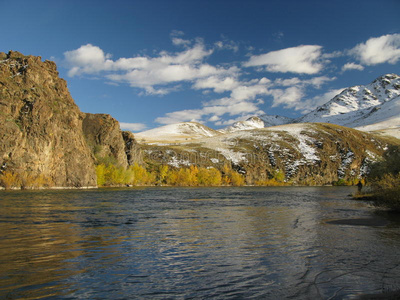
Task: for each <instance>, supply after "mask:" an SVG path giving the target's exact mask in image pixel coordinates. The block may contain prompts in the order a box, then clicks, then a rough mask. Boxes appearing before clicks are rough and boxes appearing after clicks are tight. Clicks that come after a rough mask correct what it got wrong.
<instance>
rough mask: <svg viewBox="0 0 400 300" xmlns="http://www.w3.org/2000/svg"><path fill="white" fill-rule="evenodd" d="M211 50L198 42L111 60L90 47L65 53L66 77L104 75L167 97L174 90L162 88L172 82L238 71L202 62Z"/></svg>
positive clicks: (96, 48)
mask: <svg viewBox="0 0 400 300" xmlns="http://www.w3.org/2000/svg"><path fill="white" fill-rule="evenodd" d="M212 53H213V50H212V49H211V50H207V49H206V48H205V46H204V44H203V43H201V42H200V41H198V42H197V43H196V44H195V45H193V47H191V48H187V49H186V50H185V51H182V52H178V53H175V54H169V53H167V52H165V51H163V52H161V53H160V54H159V55H158V56H156V57H146V56H137V57H131V58H120V59H118V60H112V59H111V55H109V54H105V53H104V51H103V50H102V49H100V48H99V47H97V46H93V45H91V44H87V45H83V46H81V47H80V48H78V49H76V50H72V51H67V52H65V53H64V55H65V60H66V62H67V63H68V65H69V66H70V70H69V72H68V75H69V76H76V75H80V74H96V73H99V72H101V71H104V72H107V73H106V75H105V76H106V78H107V79H109V80H111V81H112V82H126V83H128V84H130V85H131V86H132V87H138V88H142V89H144V90H145V91H146V92H147V93H148V94H159V95H163V94H167V93H168V92H170V91H172V90H174V88H171V87H168V88H165V87H162V86H165V85H168V84H171V83H178V82H184V81H194V80H197V79H202V78H208V77H210V76H228V75H233V74H235V73H237V72H238V68H237V67H227V68H224V67H220V66H212V65H209V64H207V63H204V62H203V61H204V59H205V58H206V57H208V56H210V55H211V54H212Z"/></svg>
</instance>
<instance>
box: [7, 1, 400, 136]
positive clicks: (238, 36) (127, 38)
mask: <svg viewBox="0 0 400 300" xmlns="http://www.w3.org/2000/svg"><path fill="white" fill-rule="evenodd" d="M0 7H1V10H0V28H2V31H1V35H0V51H1V52H8V51H9V50H15V51H19V52H21V53H23V54H25V55H29V54H31V55H37V56H41V57H42V59H43V60H45V59H50V60H54V61H55V62H56V63H57V65H58V70H59V72H60V76H61V77H62V78H64V79H66V80H67V82H68V87H69V89H70V92H71V95H72V97H73V98H74V100H75V102H76V103H77V104H78V105H79V107H80V108H81V110H82V111H84V112H91V113H108V114H111V115H112V116H113V117H114V118H116V119H117V120H118V121H120V122H121V123H122V127H123V129H131V130H132V131H141V130H145V129H150V128H154V127H157V126H161V125H164V124H170V123H174V122H182V121H198V122H202V123H204V124H206V125H208V126H210V127H212V128H221V127H224V126H227V125H229V124H231V123H232V122H234V121H236V120H241V119H245V118H247V117H248V116H252V115H258V114H264V113H266V114H278V115H283V116H286V117H298V116H300V115H302V114H304V113H307V112H308V111H310V110H312V109H314V108H315V107H316V106H317V105H321V104H323V103H324V102H326V101H328V100H329V99H330V98H332V97H333V96H334V95H335V94H337V93H338V92H340V91H341V90H342V89H343V88H346V87H349V86H353V85H358V84H368V83H370V82H371V81H372V80H374V79H375V78H376V77H378V76H380V75H383V74H386V73H397V74H399V73H400V68H399V67H400V1H398V0H380V1H369V0H363V1H359V0H357V1H355V0H346V1H335V0H332V1H321V0H318V1H317V0H315V1H307V0H304V1H298V0H291V1H288V0H286V1H285V0H282V1H278V0H276V1H268V0H265V1H261V0H259V1H254V0H246V1H236V0H229V1H228V0H225V1H221V0H213V1H208V0H202V1H196V0H190V1H187V0H186V1H178V0H164V1H162V0H159V1H155V0H147V1H118V0H117V1H84V0H81V1H75V0H70V1H40V0H38V1H1V0H0Z"/></svg>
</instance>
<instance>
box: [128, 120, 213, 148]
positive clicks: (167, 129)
mask: <svg viewBox="0 0 400 300" xmlns="http://www.w3.org/2000/svg"><path fill="white" fill-rule="evenodd" d="M218 134H220V133H219V132H218V131H216V130H213V129H211V128H209V127H207V126H205V125H203V124H200V123H196V122H183V123H176V124H171V125H165V126H161V127H158V128H154V129H150V130H147V131H143V132H140V133H137V134H135V136H136V139H138V140H142V141H146V142H166V143H171V142H172V143H174V142H183V141H187V140H193V139H198V138H202V137H208V136H215V135H218Z"/></svg>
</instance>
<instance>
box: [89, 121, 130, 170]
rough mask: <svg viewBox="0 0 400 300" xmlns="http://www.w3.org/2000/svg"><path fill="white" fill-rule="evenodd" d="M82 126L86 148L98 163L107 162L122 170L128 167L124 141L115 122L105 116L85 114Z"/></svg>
mask: <svg viewBox="0 0 400 300" xmlns="http://www.w3.org/2000/svg"><path fill="white" fill-rule="evenodd" d="M82 126H83V133H84V134H85V138H86V141H87V143H88V146H89V148H90V149H91V151H92V153H93V154H94V155H95V158H96V160H97V161H98V162H101V161H102V160H108V161H112V162H113V163H114V164H116V165H119V166H121V167H124V168H126V167H127V166H128V159H127V154H126V152H125V141H124V139H123V136H122V132H121V129H120V126H119V123H118V121H117V120H115V119H114V118H113V117H111V116H110V115H107V114H89V113H86V114H85V117H84V119H83V123H82Z"/></svg>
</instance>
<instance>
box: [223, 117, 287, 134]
mask: <svg viewBox="0 0 400 300" xmlns="http://www.w3.org/2000/svg"><path fill="white" fill-rule="evenodd" d="M289 123H293V119H291V118H286V117H281V116H276V115H261V116H257V117H256V116H254V117H251V118H248V119H247V120H244V121H238V122H235V123H233V125H232V126H229V127H226V128H224V129H221V130H219V132H222V133H228V132H235V131H241V130H251V129H257V128H265V127H271V126H278V125H284V124H289Z"/></svg>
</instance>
